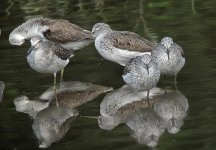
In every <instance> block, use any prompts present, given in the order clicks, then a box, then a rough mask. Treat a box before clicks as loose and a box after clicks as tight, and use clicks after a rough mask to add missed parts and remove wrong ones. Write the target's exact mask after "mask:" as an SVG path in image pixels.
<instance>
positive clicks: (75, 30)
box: [9, 17, 94, 50]
mask: <svg viewBox="0 0 216 150" xmlns="http://www.w3.org/2000/svg"><path fill="white" fill-rule="evenodd" d="M36 36H39V37H42V38H46V39H48V40H51V41H54V42H57V43H60V44H61V45H62V46H63V47H64V48H67V49H73V50H78V49H80V48H83V47H85V46H87V45H88V44H90V43H91V42H93V41H94V38H93V37H92V35H91V32H89V31H87V30H84V29H83V28H81V27H79V26H77V25H75V24H72V23H70V22H69V21H68V20H63V19H49V18H44V17H39V18H32V19H29V20H27V21H26V22H24V23H23V24H21V25H20V26H18V27H17V28H15V29H14V30H13V31H12V32H11V33H10V36H9V42H10V43H11V44H12V45H22V44H23V43H24V41H25V40H27V39H30V38H33V37H36Z"/></svg>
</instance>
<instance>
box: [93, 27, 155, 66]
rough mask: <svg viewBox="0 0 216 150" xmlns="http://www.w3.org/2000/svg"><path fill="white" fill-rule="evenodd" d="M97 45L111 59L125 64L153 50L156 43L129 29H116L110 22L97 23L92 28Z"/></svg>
mask: <svg viewBox="0 0 216 150" xmlns="http://www.w3.org/2000/svg"><path fill="white" fill-rule="evenodd" d="M92 34H93V36H94V37H96V39H95V47H96V49H97V51H98V52H99V54H100V55H101V56H102V57H104V58H105V59H107V60H109V61H113V62H116V63H118V64H120V65H122V66H124V65H125V64H126V63H127V62H128V61H129V60H130V59H131V58H134V57H136V56H139V55H141V54H143V53H149V54H150V52H151V51H152V49H153V47H154V46H155V45H156V43H154V42H151V41H148V40H146V39H144V38H143V37H140V36H139V35H138V34H136V33H133V32H129V31H115V30H112V29H111V28H110V26H109V25H108V24H105V23H97V24H95V25H94V26H93V28H92Z"/></svg>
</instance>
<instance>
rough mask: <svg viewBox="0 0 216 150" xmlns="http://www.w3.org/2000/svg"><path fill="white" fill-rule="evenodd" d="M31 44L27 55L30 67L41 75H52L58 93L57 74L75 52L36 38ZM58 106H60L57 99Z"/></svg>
mask: <svg viewBox="0 0 216 150" xmlns="http://www.w3.org/2000/svg"><path fill="white" fill-rule="evenodd" d="M30 42H31V48H30V49H29V51H28V54H27V61H28V63H29V65H30V67H31V68H32V69H34V70H36V71H37V72H40V73H52V74H53V75H54V89H55V91H56V73H57V72H58V71H60V70H62V69H63V68H64V67H65V66H66V65H67V64H68V63H69V58H71V57H73V51H72V50H68V49H65V48H63V47H62V46H61V45H60V44H58V43H55V42H52V41H49V40H46V39H43V38H41V37H34V38H32V39H31V40H30ZM56 104H57V105H58V102H57V98H56Z"/></svg>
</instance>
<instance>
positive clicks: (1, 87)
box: [0, 81, 5, 102]
mask: <svg viewBox="0 0 216 150" xmlns="http://www.w3.org/2000/svg"><path fill="white" fill-rule="evenodd" d="M4 89H5V83H4V82H3V81H0V102H1V101H2V98H3V91H4Z"/></svg>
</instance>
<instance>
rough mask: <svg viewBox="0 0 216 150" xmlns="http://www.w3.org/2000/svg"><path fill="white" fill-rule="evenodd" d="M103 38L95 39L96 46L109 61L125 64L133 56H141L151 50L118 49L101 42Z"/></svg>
mask: <svg viewBox="0 0 216 150" xmlns="http://www.w3.org/2000/svg"><path fill="white" fill-rule="evenodd" d="M101 39H102V38H97V39H96V40H95V47H96V49H97V51H98V53H99V54H100V55H101V56H102V57H104V58H105V59H107V60H109V61H113V62H116V63H118V64H120V65H122V66H125V65H126V64H127V63H128V62H129V61H130V60H131V59H132V58H134V57H136V56H140V55H142V54H150V55H151V52H145V53H141V52H136V51H128V50H124V49H118V48H115V47H113V46H112V45H108V44H107V45H106V44H101Z"/></svg>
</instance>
